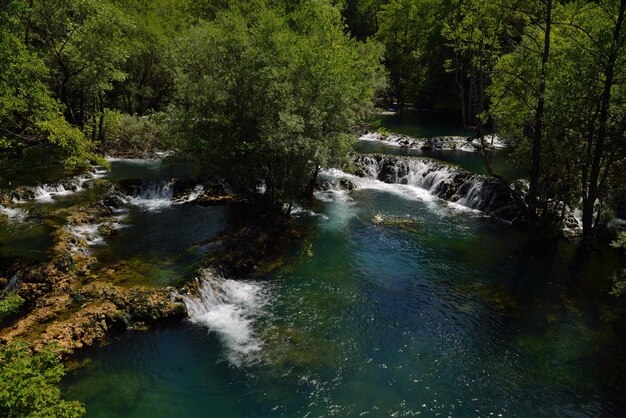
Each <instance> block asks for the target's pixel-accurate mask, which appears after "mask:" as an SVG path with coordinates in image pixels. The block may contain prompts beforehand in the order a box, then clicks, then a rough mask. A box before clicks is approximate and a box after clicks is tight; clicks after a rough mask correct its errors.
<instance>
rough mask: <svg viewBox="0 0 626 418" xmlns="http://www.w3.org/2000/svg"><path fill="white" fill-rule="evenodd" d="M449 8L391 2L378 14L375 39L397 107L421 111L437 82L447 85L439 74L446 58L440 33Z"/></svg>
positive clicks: (428, 1) (436, 0) (408, 0)
mask: <svg viewBox="0 0 626 418" xmlns="http://www.w3.org/2000/svg"><path fill="white" fill-rule="evenodd" d="M449 7H450V5H449V2H447V1H440V0H391V1H390V2H389V3H388V4H386V5H384V6H382V8H381V11H380V12H379V14H378V33H377V34H376V39H377V40H378V41H379V42H380V43H382V44H383V45H384V47H385V55H384V58H385V61H384V62H385V66H386V67H387V69H388V72H389V81H390V88H391V94H392V96H393V97H394V98H395V100H396V101H397V103H398V105H399V106H400V107H404V106H405V105H407V104H414V105H416V106H417V105H419V106H420V107H423V105H424V102H425V101H426V99H427V97H426V96H427V95H433V90H436V89H437V88H438V87H437V86H436V84H437V82H440V84H448V83H447V82H444V83H441V74H443V73H444V72H443V71H442V70H443V63H444V61H445V58H446V55H448V51H446V50H445V48H446V46H445V42H444V38H443V35H442V30H443V24H444V21H445V18H446V16H447V15H448V13H449ZM435 94H436V93H435ZM444 96H445V94H438V95H437V99H439V100H441V99H442V98H443V97H444Z"/></svg>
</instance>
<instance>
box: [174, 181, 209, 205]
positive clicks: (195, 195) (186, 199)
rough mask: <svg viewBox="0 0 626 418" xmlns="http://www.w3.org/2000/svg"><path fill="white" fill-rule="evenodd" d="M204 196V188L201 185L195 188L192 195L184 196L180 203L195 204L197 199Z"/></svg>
mask: <svg viewBox="0 0 626 418" xmlns="http://www.w3.org/2000/svg"><path fill="white" fill-rule="evenodd" d="M203 194H204V186H203V185H201V184H198V185H197V186H196V187H194V188H193V190H192V191H191V193H189V194H188V195H187V196H183V197H182V198H181V199H180V202H181V203H189V202H193V201H194V200H196V199H197V198H199V197H200V196H202V195H203Z"/></svg>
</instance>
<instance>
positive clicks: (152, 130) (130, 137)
mask: <svg viewBox="0 0 626 418" xmlns="http://www.w3.org/2000/svg"><path fill="white" fill-rule="evenodd" d="M160 122H161V121H160V116H159V115H149V116H132V115H123V114H120V113H119V112H115V111H107V112H106V114H105V122H104V125H105V126H104V127H105V138H104V148H105V149H106V151H107V152H109V153H111V154H121V155H131V156H132V155H142V154H145V153H149V152H153V151H157V150H160V149H162V144H163V137H164V130H163V127H162V124H161V123H160Z"/></svg>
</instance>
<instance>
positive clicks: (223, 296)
mask: <svg viewBox="0 0 626 418" xmlns="http://www.w3.org/2000/svg"><path fill="white" fill-rule="evenodd" d="M199 280H200V286H199V289H198V295H197V296H193V297H192V296H184V297H183V300H184V302H185V305H187V310H188V312H189V317H190V320H191V322H192V323H194V324H198V325H202V326H205V327H206V328H208V330H209V331H211V332H215V333H216V334H217V336H218V337H219V339H220V340H221V341H222V343H223V344H224V345H225V346H226V347H227V348H228V350H229V355H228V357H229V360H230V361H231V362H232V363H234V364H238V363H240V362H241V361H242V360H244V359H245V358H246V357H247V356H248V355H250V354H252V353H255V352H257V351H259V350H260V349H261V346H262V342H261V340H260V339H259V338H258V336H257V335H255V332H254V323H255V321H256V320H257V319H258V318H259V317H260V316H261V315H262V314H263V312H264V307H265V305H266V304H267V302H268V293H267V289H266V288H265V287H264V285H263V284H262V283H253V282H246V281H238V280H231V279H225V278H223V277H221V276H220V275H219V274H218V273H216V272H215V271H214V270H212V269H205V270H203V271H202V274H201V277H200V278H199Z"/></svg>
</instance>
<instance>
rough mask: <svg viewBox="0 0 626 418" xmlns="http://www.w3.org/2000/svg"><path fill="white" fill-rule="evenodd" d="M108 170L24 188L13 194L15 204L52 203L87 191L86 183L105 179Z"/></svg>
mask: <svg viewBox="0 0 626 418" xmlns="http://www.w3.org/2000/svg"><path fill="white" fill-rule="evenodd" d="M105 173H106V170H104V169H103V168H102V167H96V168H95V169H94V172H91V173H87V174H82V175H80V176H76V177H72V178H70V179H67V180H63V181H60V182H58V183H52V184H41V185H38V186H33V187H24V188H20V189H19V190H15V191H13V192H12V194H13V202H14V203H25V202H28V201H31V200H34V201H36V202H40V203H51V202H53V201H54V197H56V196H67V195H70V194H73V193H79V192H81V191H83V190H84V189H85V183H86V182H88V181H90V180H94V179H99V178H102V177H104V175H105Z"/></svg>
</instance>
